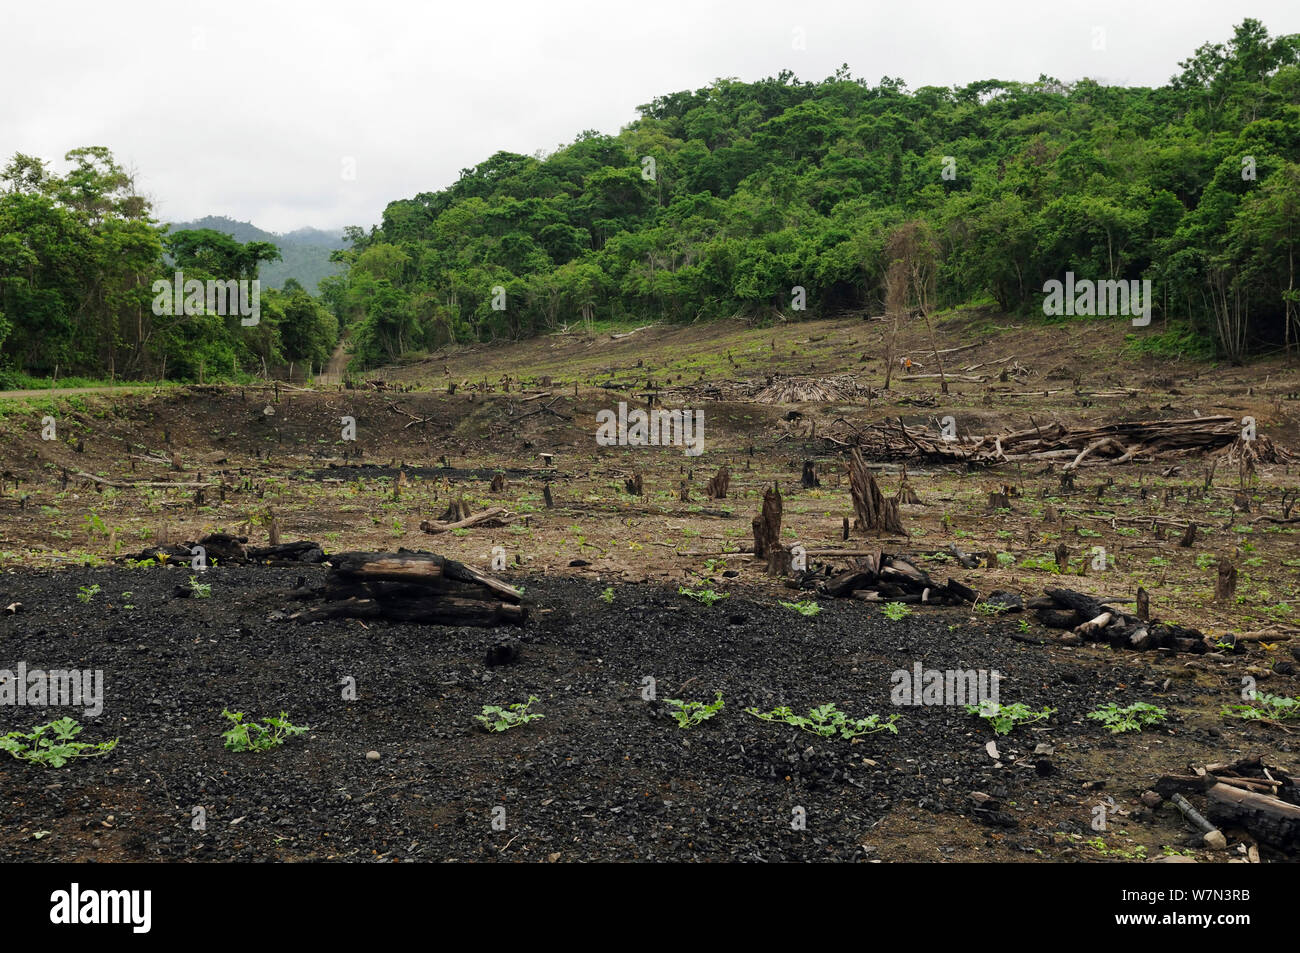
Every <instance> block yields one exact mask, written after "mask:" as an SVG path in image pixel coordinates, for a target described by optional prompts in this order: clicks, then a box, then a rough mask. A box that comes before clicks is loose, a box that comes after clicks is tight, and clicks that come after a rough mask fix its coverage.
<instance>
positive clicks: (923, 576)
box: [820, 550, 979, 606]
mask: <svg viewBox="0 0 1300 953" xmlns="http://www.w3.org/2000/svg"><path fill="white" fill-rule="evenodd" d="M820 589H821V591H822V592H823V593H825V594H826V595H828V596H833V597H836V598H841V597H847V598H852V599H859V600H861V601H863V602H908V603H914V604H920V605H942V606H955V605H961V604H962V603H967V602H975V601H976V600H977V599H979V593H978V592H976V591H975V590H974V589H972V588H970V587H969V586H966V585H963V584H962V583H960V582H958V581H957V580H955V579H949V580H948V581H947V582H946V583H943V584H942V585H941V584H939V583H936V582H934V581H932V580H931V579H930V577H929V575H928V574H927V573H926V572H925V570H923V569H918V568H917V567H916V565H914V564H913V563H912V562H910V561H909V560H908V559H906V558H905V557H903V556H893V555H890V554H889V553H885V552H882V551H880V550H876V551H875V552H872V553H868V554H867V555H866V556H863V557H860V558H859V559H858V560H857V561H856V564H855V565H854V566H853V567H852V568H850V569H849V570H848V571H847V572H843V573H840V574H839V575H838V576H835V577H833V578H831V579H829V580H827V581H826V582H824V583H822V585H821V586H820Z"/></svg>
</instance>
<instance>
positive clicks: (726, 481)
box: [704, 466, 731, 500]
mask: <svg viewBox="0 0 1300 953" xmlns="http://www.w3.org/2000/svg"><path fill="white" fill-rule="evenodd" d="M730 486H731V471H730V470H728V469H727V468H726V467H725V466H722V467H719V468H718V472H717V475H716V476H714V477H713V478H711V479H710V480H709V484H708V486H707V487H705V490H704V492H705V493H706V494H707V495H708V497H709V499H711V500H725V499H726V498H727V490H728V488H729V487H730Z"/></svg>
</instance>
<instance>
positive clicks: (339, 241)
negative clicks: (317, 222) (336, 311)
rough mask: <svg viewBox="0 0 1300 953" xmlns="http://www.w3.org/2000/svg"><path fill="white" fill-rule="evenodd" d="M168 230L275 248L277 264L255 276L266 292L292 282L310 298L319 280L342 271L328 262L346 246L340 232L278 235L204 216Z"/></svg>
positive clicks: (301, 231)
mask: <svg viewBox="0 0 1300 953" xmlns="http://www.w3.org/2000/svg"><path fill="white" fill-rule="evenodd" d="M170 228H171V230H172V232H173V233H175V232H180V231H190V230H196V229H204V228H208V229H212V230H213V231H217V232H222V233H223V234H226V235H230V236H231V237H232V238H234V239H235V240H236V241H240V242H269V243H271V244H272V245H275V246H276V247H277V248H279V249H280V256H281V260H280V261H270V262H266V263H265V264H264V265H262V268H261V270H260V271H259V272H258V277H259V278H261V280H262V284H263V285H264V286H266V287H267V288H283V287H284V285H285V282H287V281H288V280H289V279H290V278H292V279H293V280H294V281H297V282H298V284H300V285H302V286H303V287H304V288H306V289H307V291H309V292H310V293H311V294H316V293H317V290H318V289H317V285H318V284H319V283H320V280H321V279H322V278H324V277H326V276H328V275H337V274H339V272H341V271H343V270H344V269H343V266H342V265H340V264H339V263H338V262H335V261H331V260H330V256H331V255H332V254H333V253H334V252H335V251H337V250H338V249H340V248H344V247H346V246H347V241H346V240H345V239H344V238H343V235H342V232H339V233H338V234H335V233H333V232H327V231H323V230H322V229H319V228H299V229H295V230H294V231H292V232H285V233H284V234H279V233H276V232H268V231H265V230H264V229H261V228H258V227H257V226H256V225H253V224H252V223H250V222H237V221H235V220H234V219H233V218H226V217H225V216H222V215H207V216H205V217H203V218H201V219H197V220H195V221H193V222H173V223H172V224H171V226H170Z"/></svg>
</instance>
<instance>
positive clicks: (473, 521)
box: [420, 506, 514, 535]
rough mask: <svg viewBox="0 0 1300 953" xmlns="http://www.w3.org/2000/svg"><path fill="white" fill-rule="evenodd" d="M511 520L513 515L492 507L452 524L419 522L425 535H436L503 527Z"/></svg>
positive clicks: (437, 521)
mask: <svg viewBox="0 0 1300 953" xmlns="http://www.w3.org/2000/svg"><path fill="white" fill-rule="evenodd" d="M513 520H514V515H513V514H512V513H511V512H510V511H509V510H507V509H506V508H505V507H503V506H494V507H492V508H491V509H489V510H484V511H483V512H482V513H475V514H474V515H473V516H467V517H465V518H464V519H460V520H456V521H455V522H453V523H444V522H442V521H441V520H421V521H420V529H421V530H423V531H424V532H426V533H429V534H432V535H436V534H438V533H446V532H448V531H450V530H453V529H469V528H470V527H471V526H505V525H506V524H507V523H510V522H512V521H513Z"/></svg>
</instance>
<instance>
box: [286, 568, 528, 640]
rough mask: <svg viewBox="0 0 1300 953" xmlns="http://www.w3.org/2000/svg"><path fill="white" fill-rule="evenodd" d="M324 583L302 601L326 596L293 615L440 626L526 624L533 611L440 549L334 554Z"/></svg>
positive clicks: (304, 593)
mask: <svg viewBox="0 0 1300 953" xmlns="http://www.w3.org/2000/svg"><path fill="white" fill-rule="evenodd" d="M328 561H329V565H330V567H331V568H330V571H329V573H328V574H327V575H326V577H325V584H324V586H321V587H317V588H315V589H305V590H300V591H298V592H296V593H295V594H294V595H295V597H296V598H300V599H317V598H318V599H321V600H322V601H321V603H320V604H319V605H313V606H311V607H309V608H306V609H303V610H301V611H299V612H296V613H294V614H293V615H291V616H290V618H291V619H294V620H296V621H298V622H319V621H321V620H323V619H337V618H356V619H391V620H394V621H398V622H423V623H434V624H438V625H474V626H494V625H506V624H510V625H522V624H523V622H524V621H525V620H526V619H527V618H528V610H527V609H526V608H525V607H524V606H522V605H520V600H521V595H520V593H519V591H518V590H517V589H515V588H514V587H513V586H510V585H507V584H506V583H504V582H502V581H501V580H499V579H495V578H493V577H492V576H487V575H484V574H483V573H481V572H479V571H478V570H477V569H474V568H472V567H470V566H466V565H465V564H464V563H459V562H457V561H456V560H454V559H447V558H446V557H443V556H439V555H437V554H436V553H427V552H412V551H411V550H406V549H403V550H399V551H398V552H396V553H362V552H351V553H338V554H335V555H333V556H330V557H329V560H328Z"/></svg>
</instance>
